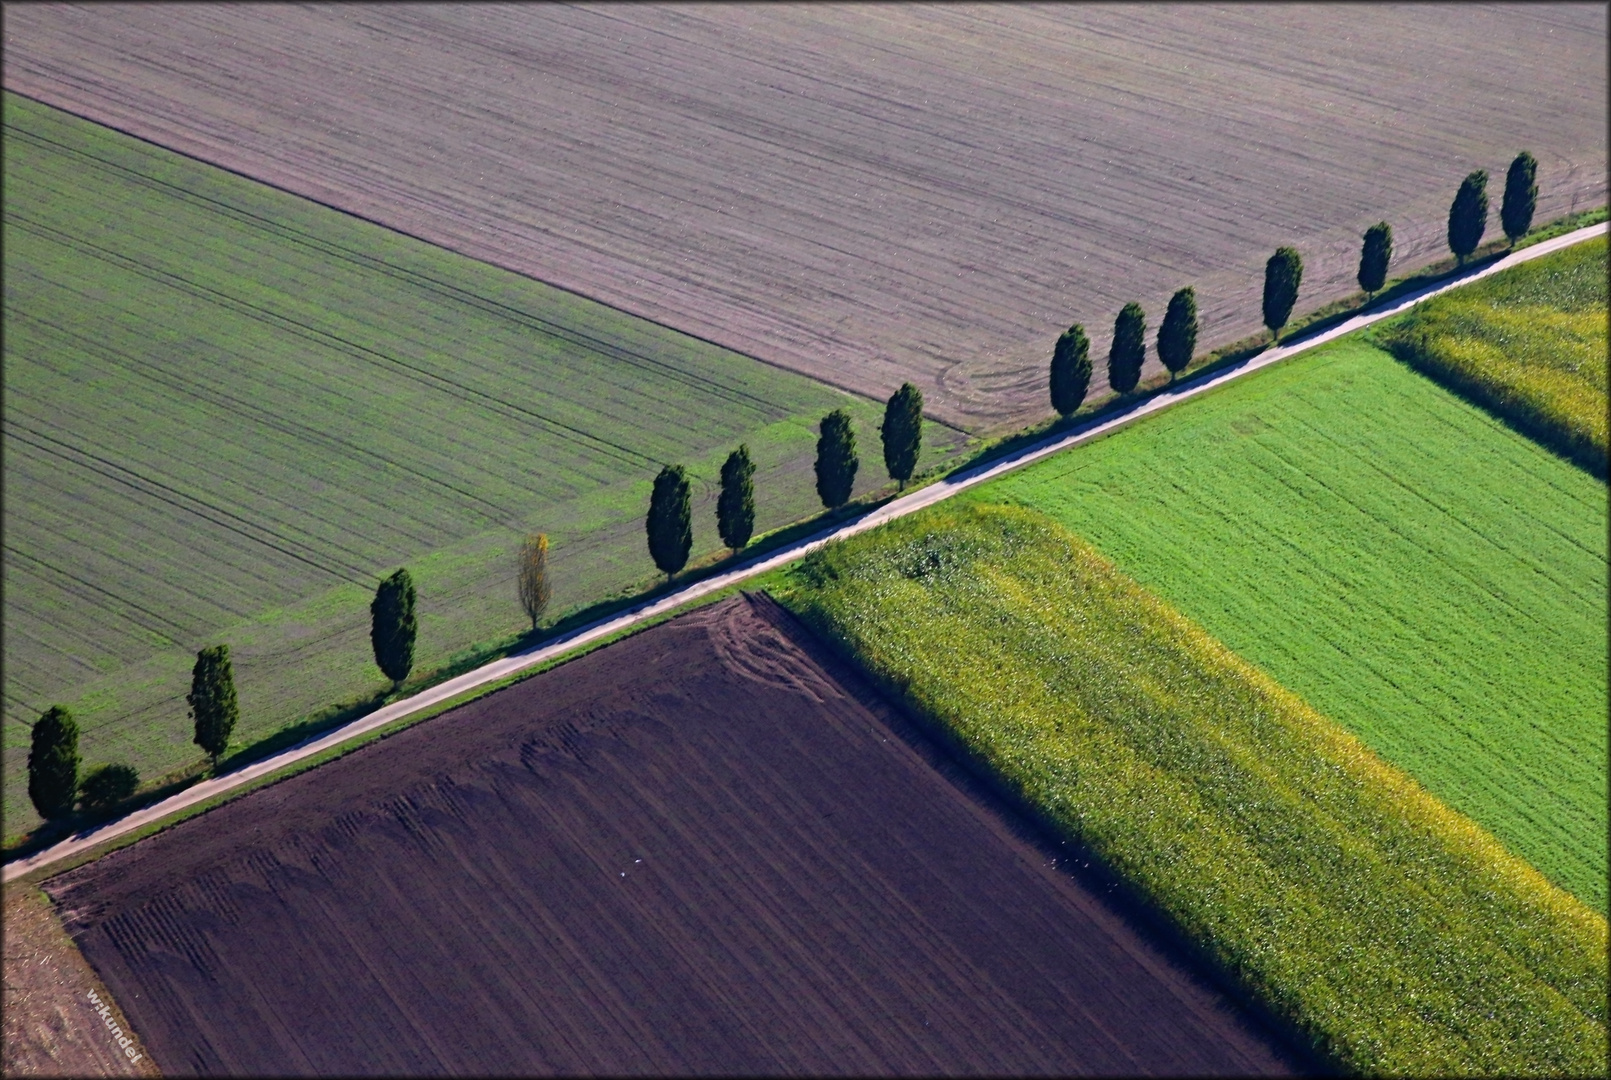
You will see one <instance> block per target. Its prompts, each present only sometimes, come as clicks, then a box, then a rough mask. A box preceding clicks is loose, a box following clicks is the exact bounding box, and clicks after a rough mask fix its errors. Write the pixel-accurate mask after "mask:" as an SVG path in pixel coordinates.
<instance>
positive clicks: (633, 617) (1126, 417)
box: [0, 222, 1611, 882]
mask: <svg viewBox="0 0 1611 1080" xmlns="http://www.w3.org/2000/svg"><path fill="white" fill-rule="evenodd" d="M1608 226H1611V223H1607V222H1600V223H1599V224H1596V225H1589V226H1586V227H1584V228H1582V229H1578V230H1576V231H1574V232H1570V233H1567V234H1565V235H1564V236H1558V237H1556V238H1554V239H1553V240H1546V241H1543V242H1542V243H1538V244H1534V245H1533V246H1531V247H1528V248H1523V249H1522V250H1520V251H1516V252H1512V253H1511V254H1509V255H1506V256H1505V257H1504V258H1501V259H1498V260H1495V261H1494V262H1492V263H1489V264H1488V265H1486V266H1483V267H1481V268H1479V269H1475V270H1472V271H1470V272H1469V273H1466V274H1463V275H1459V276H1457V277H1455V278H1454V279H1452V280H1446V281H1444V282H1442V283H1435V284H1431V285H1428V286H1426V287H1425V288H1422V289H1419V290H1416V291H1415V292H1412V293H1409V294H1407V295H1405V296H1403V297H1401V298H1400V299H1398V300H1396V301H1395V302H1394V303H1393V304H1392V305H1390V306H1388V307H1384V308H1382V309H1380V310H1377V311H1370V312H1367V313H1364V314H1360V315H1355V316H1353V317H1352V318H1350V319H1347V320H1345V321H1344V322H1342V323H1339V324H1338V325H1336V326H1334V327H1332V328H1330V329H1329V330H1326V331H1324V332H1322V333H1319V334H1316V335H1314V336H1313V337H1309V338H1303V339H1301V340H1299V341H1296V342H1293V343H1292V344H1289V345H1283V346H1279V347H1276V348H1272V349H1266V350H1265V351H1264V352H1262V353H1259V354H1258V355H1257V356H1254V357H1251V358H1249V359H1248V360H1245V361H1242V362H1240V363H1238V364H1234V365H1231V366H1230V367H1226V368H1221V369H1218V370H1216V371H1213V372H1210V373H1208V374H1206V375H1199V376H1196V377H1194V378H1188V379H1185V380H1183V381H1182V382H1180V383H1178V384H1176V385H1174V386H1171V387H1168V388H1165V389H1163V390H1161V391H1159V392H1158V393H1156V394H1154V395H1152V396H1151V397H1148V398H1146V399H1145V400H1142V401H1138V402H1136V404H1135V405H1134V406H1132V407H1130V408H1127V409H1125V410H1124V411H1122V412H1120V413H1118V414H1116V415H1112V416H1109V417H1106V418H1104V419H1102V420H1098V421H1088V422H1086V423H1084V424H1081V425H1078V426H1077V427H1075V428H1074V429H1073V430H1070V431H1064V432H1057V433H1055V434H1052V435H1048V436H1046V437H1045V438H1043V439H1041V440H1038V441H1037V442H1034V443H1031V444H1029V445H1028V446H1025V447H1023V448H1021V449H1019V450H1015V451H1013V452H1012V453H1010V454H1007V455H1006V456H1004V457H1002V458H1000V459H999V460H996V461H990V462H984V463H981V464H979V465H975V466H972V467H969V468H965V469H961V470H959V471H957V472H955V473H952V474H951V475H949V476H946V477H944V478H942V479H940V480H937V481H935V482H934V483H932V484H930V485H928V486H927V487H924V488H920V489H918V490H917V491H914V492H912V493H911V494H910V495H905V496H902V497H900V498H897V499H894V500H892V501H890V502H888V503H886V504H885V505H884V506H882V507H880V508H878V509H877V510H874V511H872V512H870V513H868V514H865V515H863V516H862V517H860V518H857V519H855V520H853V521H850V522H848V523H846V524H843V525H838V526H830V527H828V528H825V529H823V530H822V531H820V532H817V533H815V534H813V535H811V536H808V537H805V538H804V539H801V540H797V541H795V542H794V543H792V544H789V545H788V546H786V547H783V548H781V549H779V550H777V551H775V552H772V553H771V554H769V555H766V556H764V557H761V558H758V559H756V560H754V561H753V562H748V563H745V564H742V565H740V566H738V567H736V568H734V569H732V570H728V571H726V572H724V573H721V574H716V575H713V576H711V577H708V578H705V579H703V580H700V581H696V582H693V583H691V584H689V585H687V586H685V587H683V588H681V589H677V590H675V591H673V592H670V593H667V594H665V595H664V596H661V597H660V598H658V599H656V600H653V601H645V602H643V603H640V604H637V605H635V606H633V607H630V608H628V609H627V610H625V611H622V612H619V613H618V614H616V615H613V616H611V617H609V618H607V619H603V620H600V621H598V622H594V623H590V624H588V625H587V626H583V627H579V628H578V629H576V630H573V631H571V632H570V633H568V634H565V635H563V636H561V637H559V638H557V639H555V640H553V641H550V642H547V643H545V644H542V645H540V646H536V647H533V648H531V649H528V650H526V651H524V652H519V653H515V654H513V655H511V656H506V657H503V658H501V659H498V660H494V661H492V662H490V663H488V664H484V665H482V666H481V667H479V668H476V669H474V670H473V671H467V672H465V673H464V674H462V675H459V676H457V677H455V678H452V679H449V680H447V681H446V682H443V683H438V684H437V685H436V686H433V687H430V688H428V689H426V690H422V691H420V692H419V693H417V694H415V695H413V696H412V697H408V698H405V699H403V700H402V701H395V702H392V703H391V704H390V705H386V706H384V707H383V708H380V709H377V710H375V711H374V712H372V713H370V714H368V715H367V716H364V717H362V718H360V719H358V720H354V721H353V722H352V723H350V724H347V725H345V726H343V727H339V728H336V729H335V730H333V731H330V732H327V733H325V734H323V735H319V736H315V737H312V738H309V739H308V740H306V741H304V742H301V743H298V744H296V745H294V746H291V747H288V748H287V749H285V750H282V751H280V752H279V753H278V754H275V755H273V756H272V757H267V758H264V759H262V760H260V761H257V762H254V763H252V764H250V765H246V766H243V767H242V768H240V769H238V770H236V771H234V772H230V773H226V774H224V775H222V776H216V777H212V778H209V779H207V780H203V781H201V782H199V783H196V784H193V785H192V786H190V787H188V788H186V789H185V790H184V791H181V792H179V793H178V794H176V795H172V796H170V797H168V798H167V799H164V800H162V801H161V802H157V803H153V804H152V805H151V806H148V807H146V808H144V809H142V810H137V811H135V812H134V813H132V814H129V815H128V816H127V817H122V818H118V819H117V820H115V821H110V822H106V823H105V824H102V825H98V826H95V827H94V828H91V829H87V830H85V831H83V832H80V833H78V834H76V835H75V836H72V837H69V838H68V839H66V840H63V841H61V842H60V843H58V844H56V845H54V846H52V847H49V848H46V849H45V850H44V851H41V852H39V853H37V854H35V855H32V856H29V857H28V858H25V859H17V860H14V861H13V862H9V863H7V864H6V865H5V868H4V871H3V874H0V881H7V882H9V881H12V880H14V879H16V878H19V877H22V876H23V875H25V874H29V873H32V872H33V871H36V870H39V869H41V868H43V867H46V866H49V865H51V864H53V863H56V862H60V861H62V860H64V859H68V858H71V857H72V856H74V855H76V854H79V853H82V852H84V851H87V850H88V849H90V848H93V847H96V846H98V845H100V844H103V843H106V842H107V841H110V840H115V839H117V838H118V837H120V836H123V835H125V834H127V833H130V832H133V831H135V830H137V829H141V828H144V827H145V826H148V825H151V824H153V823H155V822H158V821H161V820H162V819H163V818H166V817H168V816H170V815H172V814H175V813H178V812H179V811H181V810H184V809H186V808H188V807H191V806H195V805H196V804H198V803H202V802H205V801H207V800H209V799H212V798H215V797H217V796H218V795H221V794H224V793H226V792H228V791H231V790H233V789H234V788H237V787H240V786H242V785H244V784H248V783H250V782H252V781H254V780H257V779H259V778H261V777H264V776H267V775H268V774H270V773H273V772H275V771H277V770H279V769H282V768H284V767H286V766H288V765H292V764H295V763H296V762H298V761H301V760H302V759H304V758H308V757H312V756H313V755H315V754H319V753H322V752H324V751H326V750H329V749H331V748H333V747H336V746H339V745H341V744H342V743H344V742H347V741H349V740H351V739H356V738H359V737H360V736H363V735H366V734H368V733H369V732H371V731H375V730H377V729H379V728H383V727H385V726H386V725H388V724H391V723H394V722H395V721H397V720H400V719H403V718H404V717H407V716H409V715H412V714H413V713H416V712H419V711H422V710H424V709H428V708H430V707H431V706H433V705H437V704H440V703H441V702H444V701H447V700H448V699H450V698H453V697H457V696H458V695H460V694H463V693H465V692H467V691H470V690H473V689H475V688H476V687H479V686H482V685H485V684H487V683H491V682H496V681H497V680H500V679H504V678H508V677H509V676H511V675H514V674H517V673H519V672H520V671H523V670H524V669H526V668H529V667H533V666H536V665H538V664H542V663H544V662H546V661H550V660H556V659H558V658H560V657H562V656H564V655H565V654H566V653H568V652H570V651H572V650H574V649H578V648H580V647H581V646H583V645H586V644H588V643H590V642H593V641H597V640H598V639H600V638H603V637H607V636H609V635H613V634H617V633H620V632H621V631H624V630H628V629H630V628H632V627H633V626H635V625H637V624H639V623H641V622H644V621H646V620H649V619H652V618H655V617H656V616H659V615H662V614H665V613H667V612H669V611H671V610H673V609H675V608H678V607H681V606H682V605H683V604H686V603H689V602H691V601H694V600H698V599H700V598H702V597H705V596H708V595H710V594H711V593H715V592H719V591H721V590H723V589H727V588H730V587H732V586H734V585H736V584H739V583H740V582H742V581H745V580H747V579H749V578H752V577H757V576H759V575H761V574H765V573H768V572H770V571H772V570H775V569H777V568H779V567H781V566H783V565H785V564H787V563H790V562H793V561H794V560H796V559H799V558H802V557H803V556H806V555H809V554H810V553H811V552H813V551H816V550H817V549H818V548H820V547H822V546H823V545H824V544H827V543H829V542H831V541H833V540H839V539H843V538H845V537H849V536H854V535H855V534H857V533H861V532H866V531H867V530H868V529H872V528H876V527H877V526H879V525H882V524H884V523H885V522H887V521H892V520H894V519H895V518H899V517H905V516H906V515H907V514H912V513H915V512H917V511H918V510H921V509H924V508H925V507H928V506H932V505H934V504H935V503H938V502H943V501H944V500H946V499H949V498H951V497H952V496H955V495H959V494H961V493H962V492H964V491H966V490H968V489H969V488H972V487H975V486H977V485H979V484H982V483H986V482H988V481H990V480H994V479H996V478H997V477H999V476H1002V475H1004V474H1006V473H1008V472H1012V471H1014V470H1016V469H1019V468H1022V467H1023V466H1025V465H1029V464H1032V463H1034V462H1037V461H1040V460H1041V459H1043V458H1047V457H1050V456H1052V455H1053V454H1057V453H1061V452H1062V451H1064V450H1067V449H1069V448H1071V447H1074V446H1078V445H1079V444H1081V443H1084V442H1088V441H1090V440H1092V439H1097V438H1101V437H1102V436H1104V435H1109V434H1111V433H1113V432H1114V431H1116V430H1118V429H1119V428H1122V427H1125V426H1128V425H1129V424H1132V423H1134V422H1136V421H1138V420H1142V419H1144V418H1146V417H1148V416H1151V415H1153V414H1154V413H1158V412H1162V411H1163V410H1164V409H1167V408H1169V407H1171V406H1173V405H1176V404H1179V403H1180V402H1182V401H1186V400H1188V399H1190V398H1193V397H1196V396H1198V395H1199V394H1203V393H1206V392H1208V391H1210V390H1213V389H1216V388H1218V387H1220V386H1223V385H1225V384H1226V383H1229V382H1232V381H1233V380H1236V379H1240V378H1242V377H1243V376H1246V375H1250V374H1252V373H1253V372H1256V371H1260V370H1263V369H1264V368H1267V367H1270V366H1271V365H1273V364H1277V363H1279V362H1281V361H1282V360H1286V359H1288V358H1290V357H1293V356H1296V355H1298V354H1299V353H1303V352H1306V351H1308V350H1310V349H1313V348H1315V347H1317V346H1320V345H1325V344H1327V343H1329V342H1331V341H1334V340H1336V339H1337V338H1340V337H1343V336H1344V335H1346V334H1351V333H1353V332H1354V331H1356V330H1360V329H1363V328H1364V327H1367V326H1370V325H1371V324H1373V323H1377V322H1380V321H1382V320H1383V319H1389V318H1392V317H1393V316H1395V315H1399V314H1401V313H1403V312H1404V311H1406V310H1408V309H1409V308H1411V307H1413V306H1414V305H1416V304H1418V303H1421V302H1422V301H1424V300H1427V299H1430V298H1431V297H1434V296H1437V295H1439V294H1440V293H1444V292H1448V291H1449V290H1451V289H1456V288H1459V287H1460V286H1462V285H1467V284H1470V283H1471V282H1473V281H1477V280H1479V279H1481V278H1485V277H1487V276H1488V275H1490V274H1496V273H1498V272H1500V271H1501V270H1506V269H1509V268H1510V267H1512V266H1516V265H1518V264H1520V263H1524V262H1529V261H1531V260H1533V259H1537V258H1541V257H1542V256H1545V255H1548V254H1551V253H1553V252H1556V251H1559V250H1561V249H1563V248H1567V247H1571V246H1572V245H1574V244H1578V243H1582V242H1583V241H1586V240H1590V239H1593V238H1594V237H1596V236H1603V235H1606V233H1607V231H1608Z"/></svg>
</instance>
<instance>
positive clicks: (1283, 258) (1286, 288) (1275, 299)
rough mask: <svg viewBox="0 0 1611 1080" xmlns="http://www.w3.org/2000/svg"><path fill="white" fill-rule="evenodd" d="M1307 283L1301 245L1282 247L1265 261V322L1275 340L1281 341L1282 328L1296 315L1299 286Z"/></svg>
mask: <svg viewBox="0 0 1611 1080" xmlns="http://www.w3.org/2000/svg"><path fill="white" fill-rule="evenodd" d="M1302 283H1303V256H1301V255H1299V254H1298V249H1297V248H1290V247H1280V248H1276V249H1275V254H1274V255H1271V256H1270V261H1269V262H1267V263H1265V264H1264V325H1265V326H1266V327H1268V328H1269V331H1270V340H1271V342H1272V343H1275V342H1279V341H1280V340H1281V328H1282V327H1284V326H1285V325H1286V324H1287V320H1288V319H1289V318H1291V317H1292V305H1293V304H1296V303H1297V302H1298V286H1299V285H1301V284H1302Z"/></svg>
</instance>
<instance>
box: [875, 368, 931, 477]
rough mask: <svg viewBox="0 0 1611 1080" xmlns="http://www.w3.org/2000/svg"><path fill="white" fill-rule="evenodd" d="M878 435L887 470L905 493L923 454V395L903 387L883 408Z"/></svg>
mask: <svg viewBox="0 0 1611 1080" xmlns="http://www.w3.org/2000/svg"><path fill="white" fill-rule="evenodd" d="M878 433H879V435H880V437H882V439H883V440H884V468H886V469H888V470H889V478H890V479H891V480H894V481H897V482H898V483H899V484H900V487H901V490H902V491H904V490H906V481H908V480H910V479H911V478H912V471H913V470H914V469H916V468H917V459H918V455H919V454H921V453H922V451H923V391H921V390H919V389H918V388H917V387H915V386H913V385H912V384H911V383H902V384H901V388H900V389H899V390H897V391H895V392H894V393H893V394H891V395H890V397H889V403H888V404H886V405H885V406H884V426H883V427H881V428H880V429H879V432H878Z"/></svg>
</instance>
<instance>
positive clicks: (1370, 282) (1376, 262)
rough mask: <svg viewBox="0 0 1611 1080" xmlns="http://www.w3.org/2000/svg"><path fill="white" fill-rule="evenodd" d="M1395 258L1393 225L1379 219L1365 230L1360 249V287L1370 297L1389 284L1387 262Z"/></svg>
mask: <svg viewBox="0 0 1611 1080" xmlns="http://www.w3.org/2000/svg"><path fill="white" fill-rule="evenodd" d="M1392 259H1393V226H1391V225H1389V224H1388V223H1387V222H1385V221H1378V222H1377V223H1376V224H1374V225H1372V226H1371V227H1370V228H1368V229H1366V230H1365V243H1364V244H1363V245H1362V246H1361V247H1360V249H1359V287H1360V288H1361V289H1362V290H1364V293H1365V296H1366V298H1367V299H1368V298H1369V297H1371V296H1372V295H1374V294H1375V293H1376V291H1377V290H1378V289H1380V288H1381V287H1382V286H1383V285H1385V284H1387V264H1388V263H1389V262H1391V261H1392Z"/></svg>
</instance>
